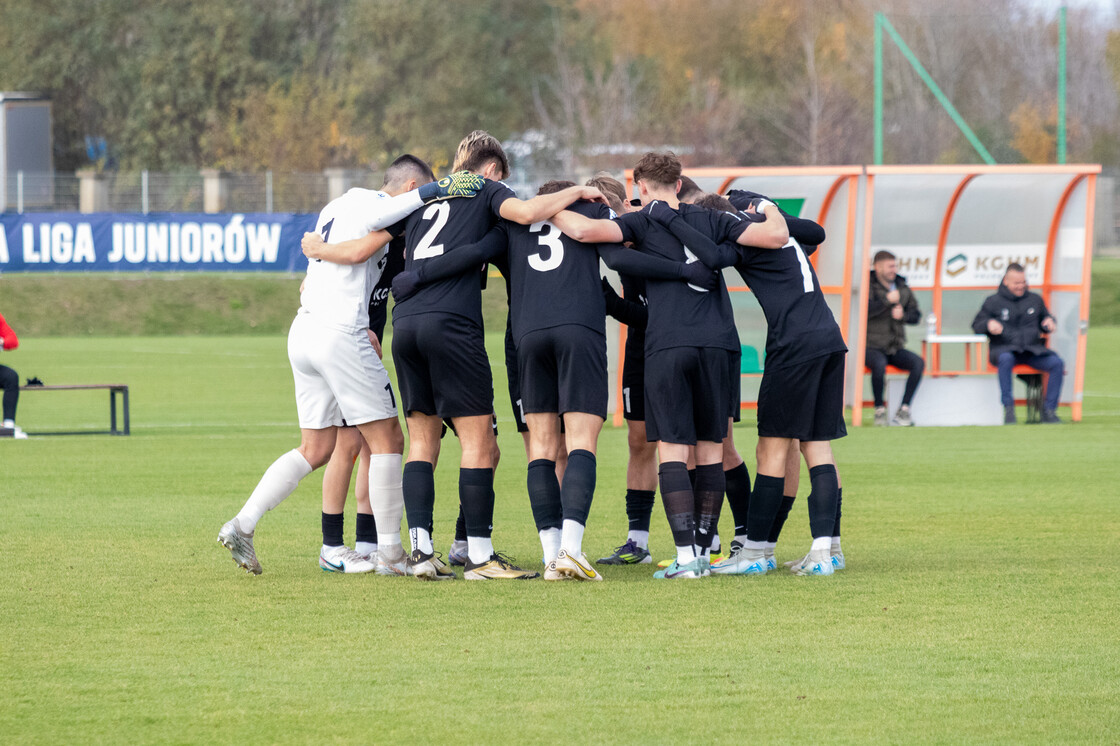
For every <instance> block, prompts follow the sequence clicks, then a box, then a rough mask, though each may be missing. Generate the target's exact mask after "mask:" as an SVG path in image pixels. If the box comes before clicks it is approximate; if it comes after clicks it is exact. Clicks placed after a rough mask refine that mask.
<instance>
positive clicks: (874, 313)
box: [864, 251, 926, 425]
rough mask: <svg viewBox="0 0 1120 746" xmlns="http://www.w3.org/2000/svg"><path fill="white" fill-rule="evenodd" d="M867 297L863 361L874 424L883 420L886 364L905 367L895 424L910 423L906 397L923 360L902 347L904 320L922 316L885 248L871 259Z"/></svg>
mask: <svg viewBox="0 0 1120 746" xmlns="http://www.w3.org/2000/svg"><path fill="white" fill-rule="evenodd" d="M868 287H869V288H870V291H871V292H870V295H869V297H868V299H867V351H866V353H865V356H864V362H865V363H866V365H867V367H868V368H870V369H871V394H872V396H873V397H874V398H875V424H876V425H886V424H887V408H886V406H885V405H884V400H883V383H884V378H885V377H886V371H887V365H888V364H890V365H893V366H895V367H896V368H901V369H902V370H905V371H909V372H910V375H909V376H908V377H907V378H906V390H905V391H904V392H903V394H902V404H901V405H900V406H899V408H898V411H896V412H895V415H894V419H892V420H891V423H892V424H895V425H913V424H914V423H913V421H911V419H910V400H911V399H913V398H914V392H915V391H917V390H918V384H919V383H921V380H922V371H924V370H925V367H926V364H925V361H924V360H922V358H921V357H919V356H918V355H915V354H914V353H913V352H911V351H910V350H908V349H906V326H905V325H906V324H917V323H918V322H919V321H921V319H922V312H921V310H920V309H919V308H918V301H917V300H916V299H915V298H914V293H913V292H912V291H911V290H910V286H909V285H907V284H906V278H905V277H902V276H900V275H899V274H898V260H897V259H896V258H895V255H894V254H892V253H891V252H889V251H880V252H879V253H877V254H876V255H875V261H874V262H873V263H872V268H871V280H870V283H869V285H868Z"/></svg>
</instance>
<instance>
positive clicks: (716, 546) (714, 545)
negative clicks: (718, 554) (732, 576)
mask: <svg viewBox="0 0 1120 746" xmlns="http://www.w3.org/2000/svg"><path fill="white" fill-rule="evenodd" d="M712 549H719V550H721V551H722V550H723V546H722V545H721V544H720V543H719V534H716V535H715V536H713V537H712V546H711V547H709V549H708V550H706V551H705V552H704V554H710V553H711V550H712Z"/></svg>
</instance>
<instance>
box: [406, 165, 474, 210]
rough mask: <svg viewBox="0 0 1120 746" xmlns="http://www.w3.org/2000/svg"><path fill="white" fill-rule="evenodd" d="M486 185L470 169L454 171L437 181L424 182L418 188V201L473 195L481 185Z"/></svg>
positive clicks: (426, 201)
mask: <svg viewBox="0 0 1120 746" xmlns="http://www.w3.org/2000/svg"><path fill="white" fill-rule="evenodd" d="M484 186H486V179H484V178H482V177H481V176H477V175H475V174H472V173H471V172H470V171H456V172H455V173H453V174H451V175H450V176H444V177H443V178H442V179H440V180H439V181H433V182H432V183H430V184H425V185H424V186H422V187H420V189H419V190H418V191H419V193H420V201H421V202H423V203H424V204H428V203H429V202H435V201H436V200H441V199H448V198H450V197H473V196H474V195H476V194H478V191H479V190H480V189H482V187H484Z"/></svg>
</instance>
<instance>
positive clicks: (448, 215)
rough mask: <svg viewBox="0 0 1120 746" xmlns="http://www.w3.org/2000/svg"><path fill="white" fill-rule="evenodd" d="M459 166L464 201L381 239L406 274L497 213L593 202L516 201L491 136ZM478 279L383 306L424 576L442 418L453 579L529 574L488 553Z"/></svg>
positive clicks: (538, 213)
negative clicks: (453, 439) (455, 457)
mask: <svg viewBox="0 0 1120 746" xmlns="http://www.w3.org/2000/svg"><path fill="white" fill-rule="evenodd" d="M461 165H462V166H463V168H464V169H465V170H466V171H469V172H471V173H474V174H477V175H479V176H482V177H484V178H485V180H486V181H485V185H484V186H483V188H482V189H481V190H480V191H479V193H478V195H477V196H476V197H475V198H474V199H469V200H448V201H442V202H439V203H437V204H435V205H431V206H429V207H428V208H427V209H424V210H418V211H417V212H415V213H413V214H412V215H411V216H409V218H408V219H407V220H402V221H401V222H399V223H397V224H395V225H393V226H392V227H391V228H390V229H389V231H388V232H387V233H386V234H385V235H384V240H387V239H388V238H389V237H390V236H399V235H401V234H402V233H403V234H405V236H406V246H407V248H406V254H405V269H406V270H407V271H412V272H418V271H420V270H421V268H422V267H423V265H424V263H425V262H428V261H430V260H432V259H434V258H436V257H439V256H442V255H444V254H451V253H453V252H455V251H457V250H460V249H462V248H463V247H465V246H468V245H472V244H474V243H476V242H478V241H479V240H480V239H481V238H482V237H483V236H484V235H485V234H486V232H487V231H488V230H489V229H490V228H491V227H492V226H493V225H494V224H495V223H496V222H497V221H498V220H499V219H505V220H509V221H511V222H514V223H519V224H522V225H531V224H533V223H535V222H538V221H542V220H545V219H547V218H548V217H549V216H551V215H553V214H555V213H556V212H558V211H559V210H562V209H563V208H565V207H567V206H568V205H569V204H571V203H572V202H574V201H576V200H577V199H581V198H587V199H593V200H601V199H602V195H601V194H599V192H598V191H597V190H595V189H591V188H590V187H570V188H568V189H565V190H562V191H560V192H557V193H555V194H549V195H539V196H537V197H534V198H533V199H530V200H520V199H518V198H517V196H516V195H515V194H514V192H513V190H512V189H510V188H509V187H508V186H506V185H505V184H503V183H502V182H501V181H500V179H503V178H506V177H507V176H508V175H509V161H508V159H507V157H506V154H505V151H504V150H503V149H502V148H501V145H500V144H498V143H497V141H495V140H492V138H491V141H488V142H483V143H476V145H475V146H474V147H473V148H472V151H471V154H470V157H469V158H467V160H466V161H465V162H463V163H462V164H461ZM326 248H328V249H330V248H331V247H326ZM481 277H482V273H481V272H479V271H477V268H476V269H475V270H474V271H468V272H465V273H461V274H457V275H454V276H451V277H448V278H446V279H442V280H440V281H438V282H433V283H431V284H429V285H424V286H421V287H419V288H418V290H417V291H416V292H415V294H413V295H411V296H408V297H407V298H403V299H398V301H397V305H396V306H395V307H394V310H393V360H394V362H395V364H396V371H397V378H398V382H399V384H400V389H401V400H402V403H403V408H404V410H405V413H406V422H407V424H408V432H409V450H408V459H407V463H406V465H405V470H404V495H405V508H406V513H407V518H408V525H409V533H410V536H411V538H412V542H413V546H414V549H413V552H412V557H411V563H410V564H411V567H412V570H413V573H414V574H415V575H416V576H417V577H418V578H421V579H429V578H431V577H432V574H433V572H434V569H433V561H432V560H433V556H434V554H433V553H434V549H433V547H432V540H431V533H430V530H429V527H430V526H431V525H432V513H433V507H434V503H435V480H434V473H433V464H434V462H435V459H436V458H437V456H438V453H439V439H440V431H441V428H442V420H443V419H449V420H451V422H452V423H453V425H454V427H455V431H456V432H457V433H458V435H459V440H460V442H461V444H462V457H461V462H460V470H459V502H460V505H461V506H462V509H463V515H464V519H465V522H466V529H467V554H468V559H467V562H466V564H465V566H464V573H463V577H464V578H466V579H468V580H493V579H527V578H535V577H538V576H539V573H536V572H531V571H527V570H523V569H521V568H519V567H517V566H515V565H513V564H512V563H511V562H510V561H509V560H508V559H506V558H505V557H504V556H502V555H500V554H498V553H497V552H495V551H494V546H493V542H492V539H491V533H492V531H493V514H494V490H493V485H494V455H495V446H496V443H495V438H494V431H493V428H492V425H491V423H492V417H493V402H494V391H493V382H492V379H491V373H490V361H489V359H488V357H487V355H486V349H485V345H484V338H483V328H482V309H481ZM378 524H379V525H380V520H379V521H378ZM436 561H437V562H438V560H436Z"/></svg>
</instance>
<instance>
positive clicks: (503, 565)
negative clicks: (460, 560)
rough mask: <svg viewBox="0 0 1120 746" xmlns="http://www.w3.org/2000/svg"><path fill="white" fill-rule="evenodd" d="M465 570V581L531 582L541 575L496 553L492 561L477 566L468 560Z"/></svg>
mask: <svg viewBox="0 0 1120 746" xmlns="http://www.w3.org/2000/svg"><path fill="white" fill-rule="evenodd" d="M464 568H465V569H464V572H463V579H464V580H531V579H532V578H539V577H540V573H537V572H533V571H532V570H522V569H521V568H520V567H518V566H517V565H515V564H513V562H512V561H511V560H510V558H509V557H506V556H505V555H503V554H501V553H499V552H494V553H493V554H492V555H490V559H488V560H486V561H485V562H480V563H478V564H477V565H476V564H475V563H474V562H471V561H470V558H467V564H466V565H464Z"/></svg>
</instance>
